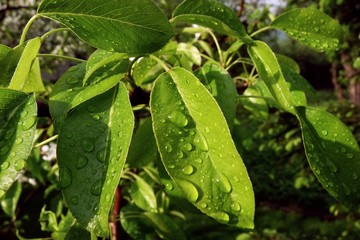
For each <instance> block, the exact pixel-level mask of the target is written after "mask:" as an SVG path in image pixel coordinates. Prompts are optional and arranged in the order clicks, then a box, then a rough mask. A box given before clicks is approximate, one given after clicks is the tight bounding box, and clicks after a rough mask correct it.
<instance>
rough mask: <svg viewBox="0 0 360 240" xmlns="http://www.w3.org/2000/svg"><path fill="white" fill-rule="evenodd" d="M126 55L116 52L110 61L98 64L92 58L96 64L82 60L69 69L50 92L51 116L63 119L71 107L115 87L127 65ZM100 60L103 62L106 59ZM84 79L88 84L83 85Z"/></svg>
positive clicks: (110, 56)
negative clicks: (82, 61)
mask: <svg viewBox="0 0 360 240" xmlns="http://www.w3.org/2000/svg"><path fill="white" fill-rule="evenodd" d="M124 57H126V56H125V55H122V54H117V53H116V54H111V55H109V56H108V58H110V59H111V61H108V62H107V64H100V65H99V64H97V62H96V61H93V62H92V63H93V64H86V63H81V64H79V65H76V66H74V67H71V68H69V69H68V70H67V71H66V72H65V73H64V74H63V75H62V76H61V77H60V79H59V80H58V81H57V82H56V84H55V86H54V89H53V91H52V93H51V95H50V113H51V115H52V117H53V118H54V119H55V120H57V121H62V119H63V118H64V117H66V115H67V113H68V112H69V111H70V110H71V109H72V108H74V107H76V106H78V105H79V104H81V103H83V102H85V101H87V100H89V99H91V98H93V97H95V96H98V95H100V94H101V93H104V92H106V91H107V90H109V89H110V88H112V87H114V86H115V85H116V84H117V83H118V82H119V81H120V80H121V78H122V77H123V76H124V75H125V72H126V69H127V67H128V60H127V59H124ZM100 62H102V63H103V62H104V59H101V60H100ZM92 66H94V67H92ZM94 68H95V69H94ZM86 69H88V70H86ZM89 72H91V74H89ZM84 79H85V82H86V84H83V81H84Z"/></svg>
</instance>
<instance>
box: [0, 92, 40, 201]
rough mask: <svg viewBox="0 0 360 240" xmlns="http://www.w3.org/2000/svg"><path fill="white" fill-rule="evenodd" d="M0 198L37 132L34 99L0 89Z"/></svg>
mask: <svg viewBox="0 0 360 240" xmlns="http://www.w3.org/2000/svg"><path fill="white" fill-rule="evenodd" d="M0 103H1V105H0V198H1V197H2V196H3V195H4V194H5V192H6V191H7V190H8V189H9V188H10V186H11V185H12V184H13V182H14V181H15V179H16V177H17V176H18V174H19V172H20V171H21V169H23V168H24V167H25V165H26V160H27V158H28V156H29V155H30V152H31V149H32V145H33V140H34V136H35V129H36V116H37V107H36V101H35V97H34V96H32V95H30V96H29V95H27V94H25V93H23V92H18V91H15V90H10V89H0Z"/></svg>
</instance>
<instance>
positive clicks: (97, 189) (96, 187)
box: [91, 180, 102, 196]
mask: <svg viewBox="0 0 360 240" xmlns="http://www.w3.org/2000/svg"><path fill="white" fill-rule="evenodd" d="M101 190H102V189H101V181H100V180H97V181H95V182H94V183H93V185H92V186H91V194H93V195H95V196H99V195H100V194H101Z"/></svg>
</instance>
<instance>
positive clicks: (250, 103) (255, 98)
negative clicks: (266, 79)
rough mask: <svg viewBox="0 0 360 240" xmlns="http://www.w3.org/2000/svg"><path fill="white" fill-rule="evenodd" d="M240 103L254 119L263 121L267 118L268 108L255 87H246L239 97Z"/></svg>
mask: <svg viewBox="0 0 360 240" xmlns="http://www.w3.org/2000/svg"><path fill="white" fill-rule="evenodd" d="M240 102H241V104H242V105H243V106H244V108H246V109H247V110H249V111H250V112H252V113H253V114H254V115H255V116H256V117H258V118H260V119H264V120H266V119H267V118H268V117H269V107H268V105H267V102H266V100H265V98H264V97H263V95H262V93H261V91H260V89H259V88H258V87H257V85H256V86H250V87H248V88H247V89H246V90H245V91H244V93H243V95H242V96H241V98H240Z"/></svg>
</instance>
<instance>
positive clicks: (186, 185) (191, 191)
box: [177, 179, 199, 203]
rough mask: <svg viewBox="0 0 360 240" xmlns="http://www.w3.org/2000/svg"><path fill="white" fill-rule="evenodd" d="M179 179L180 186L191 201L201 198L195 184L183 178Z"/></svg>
mask: <svg viewBox="0 0 360 240" xmlns="http://www.w3.org/2000/svg"><path fill="white" fill-rule="evenodd" d="M177 181H178V183H179V186H180V187H181V188H182V190H183V192H184V193H185V195H186V198H187V199H188V200H189V201H190V202H192V203H195V202H196V201H197V200H198V198H199V192H198V190H197V189H196V187H195V186H194V184H192V183H191V182H189V181H186V180H182V179H181V180H180V179H178V180H177Z"/></svg>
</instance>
